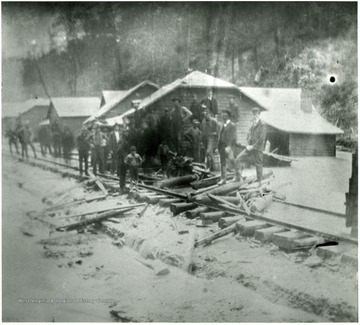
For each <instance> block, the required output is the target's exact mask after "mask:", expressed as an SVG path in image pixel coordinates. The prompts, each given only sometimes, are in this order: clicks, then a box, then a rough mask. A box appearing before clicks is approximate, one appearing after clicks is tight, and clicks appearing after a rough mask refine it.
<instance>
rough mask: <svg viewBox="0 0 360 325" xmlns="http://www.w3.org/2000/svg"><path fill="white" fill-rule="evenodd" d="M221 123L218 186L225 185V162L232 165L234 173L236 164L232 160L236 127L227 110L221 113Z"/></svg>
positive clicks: (233, 159)
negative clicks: (219, 177)
mask: <svg viewBox="0 0 360 325" xmlns="http://www.w3.org/2000/svg"><path fill="white" fill-rule="evenodd" d="M222 116H223V122H224V124H223V125H222V127H221V129H220V132H219V140H218V149H219V153H220V164H221V180H220V182H219V183H218V184H219V185H223V184H226V161H227V160H229V162H230V163H231V164H232V165H233V167H234V168H235V171H236V164H235V158H234V150H233V149H234V146H235V145H236V126H235V124H234V123H233V122H231V114H230V112H229V111H228V110H224V111H223V112H222Z"/></svg>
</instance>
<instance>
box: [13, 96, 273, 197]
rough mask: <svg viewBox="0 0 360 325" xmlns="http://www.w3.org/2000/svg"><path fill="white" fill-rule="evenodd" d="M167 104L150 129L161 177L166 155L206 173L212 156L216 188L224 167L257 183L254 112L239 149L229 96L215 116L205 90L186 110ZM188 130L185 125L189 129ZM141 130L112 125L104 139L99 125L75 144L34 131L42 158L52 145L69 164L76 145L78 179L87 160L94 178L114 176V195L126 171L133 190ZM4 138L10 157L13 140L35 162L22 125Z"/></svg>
mask: <svg viewBox="0 0 360 325" xmlns="http://www.w3.org/2000/svg"><path fill="white" fill-rule="evenodd" d="M172 102H173V104H174V108H173V110H171V111H170V110H169V109H165V111H164V115H163V116H162V117H161V118H160V122H159V123H158V125H157V126H156V127H159V128H160V131H161V132H160V133H161V138H162V142H161V144H160V147H159V150H158V155H159V157H160V160H161V164H162V169H163V172H164V173H165V170H166V164H167V159H166V156H167V154H168V152H169V151H170V150H171V151H173V152H176V153H178V154H180V155H186V156H189V157H192V158H193V159H194V161H195V162H201V163H203V162H206V163H207V166H208V167H210V168H211V167H212V162H213V161H212V158H213V156H214V154H217V153H218V154H219V156H220V165H221V180H220V182H219V184H225V183H226V181H227V168H228V167H230V168H231V169H233V170H235V178H234V180H235V181H240V180H241V176H242V170H243V168H244V166H245V164H246V163H250V164H254V165H255V167H256V174H257V179H258V180H259V181H261V180H262V160H263V149H264V144H265V140H266V127H265V124H264V123H263V122H262V121H261V119H260V109H259V108H254V109H253V110H252V114H253V122H252V125H251V128H250V130H249V133H248V137H247V142H248V144H247V145H246V146H244V145H242V144H239V143H237V135H236V124H235V123H236V122H237V121H238V119H239V108H238V106H237V105H236V104H235V97H234V96H230V97H229V105H228V107H227V108H226V109H223V110H221V111H220V112H219V107H218V102H217V100H216V98H214V96H213V91H212V89H208V91H207V96H206V98H205V99H203V100H202V101H200V102H199V101H198V100H197V96H196V94H194V95H193V100H192V103H191V105H190V108H189V109H187V108H186V107H185V106H182V101H181V99H180V98H179V97H173V98H172ZM135 120H136V119H135ZM135 120H134V121H135ZM138 122H139V121H138ZM144 123H145V122H144ZM138 124H139V123H138ZM145 124H146V123H145ZM189 124H191V125H190V126H189ZM131 125H132V126H131ZM146 130H147V128H145V129H142V128H137V127H136V123H135V122H134V123H132V124H129V125H126V124H125V125H117V124H116V125H115V126H114V128H113V130H112V131H111V132H110V133H109V132H108V130H107V128H103V129H102V128H101V124H100V123H99V122H96V123H95V124H94V125H93V127H92V129H89V130H88V129H87V128H86V127H83V128H82V130H81V132H80V134H79V135H78V136H77V137H76V141H75V139H74V137H73V135H72V133H71V132H70V130H69V129H68V128H64V130H62V129H61V128H60V126H59V125H58V124H57V123H54V124H53V125H52V126H51V128H50V126H48V127H47V128H40V130H39V134H38V136H39V142H40V147H41V152H42V154H43V155H45V154H46V149H48V150H49V152H50V154H51V144H52V145H53V148H54V151H53V153H54V156H60V154H61V151H62V152H63V154H64V158H65V159H66V160H67V162H69V159H70V155H71V151H72V149H73V148H74V146H75V145H76V147H77V149H78V153H79V169H80V174H81V175H82V174H83V173H84V172H85V175H88V161H89V158H91V164H92V166H93V172H94V174H95V175H96V174H97V172H98V171H99V172H100V173H104V172H105V171H106V170H110V172H111V173H112V174H114V173H115V171H116V172H117V174H118V176H119V179H120V189H121V190H122V191H123V190H124V189H125V177H126V172H127V170H130V177H131V180H133V181H134V185H135V186H137V179H138V172H137V168H138V167H139V166H140V165H141V163H142V159H141V157H140V156H139V155H138V154H137V152H136V146H141V145H144V144H142V143H139V141H138V140H139V139H138V137H139V134H140V133H141V131H142V132H143V133H144V132H145V131H146ZM139 132H140V133H139ZM149 135H150V133H149V134H147V135H146V138H151V136H149ZM7 136H8V138H9V146H10V151H11V152H12V145H14V146H15V148H16V151H17V152H18V147H17V141H18V140H19V141H20V143H21V148H22V155H23V157H24V156H25V157H28V149H27V148H28V146H29V145H30V147H31V148H32V150H33V152H34V156H35V157H36V151H35V147H34V145H33V138H34V135H33V133H32V131H31V128H30V125H29V123H28V122H27V123H25V125H23V124H22V123H18V125H17V127H16V130H15V131H8V134H7ZM143 138H144V137H143ZM148 140H149V141H150V140H151V139H148ZM142 141H143V140H142ZM145 145H146V144H145ZM241 150H242V151H241ZM142 151H144V150H142ZM18 153H19V152H18ZM143 153H144V152H143ZM145 156H146V155H145ZM109 157H110V160H111V164H110V167H109V166H108V164H107V162H108V158H109ZM83 167H84V168H83Z"/></svg>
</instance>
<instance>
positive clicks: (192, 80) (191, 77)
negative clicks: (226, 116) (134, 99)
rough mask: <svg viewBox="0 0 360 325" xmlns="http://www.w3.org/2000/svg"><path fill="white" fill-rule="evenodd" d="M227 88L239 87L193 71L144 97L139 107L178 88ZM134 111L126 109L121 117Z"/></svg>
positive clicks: (146, 105)
mask: <svg viewBox="0 0 360 325" xmlns="http://www.w3.org/2000/svg"><path fill="white" fill-rule="evenodd" d="M181 87H182V88H225V89H229V88H230V89H236V90H238V87H237V86H236V85H234V84H232V83H231V82H228V81H225V80H222V79H219V78H216V77H213V76H211V75H208V74H206V73H203V72H200V71H193V72H191V73H189V74H188V75H187V76H185V77H184V78H182V79H176V80H175V81H173V82H172V83H170V84H167V85H165V86H163V87H161V88H160V89H159V90H157V91H155V92H154V93H153V94H151V95H150V96H148V97H146V98H144V99H143V100H142V101H141V103H140V107H139V109H144V108H146V107H148V106H149V105H151V104H153V103H155V102H156V101H157V100H159V99H161V98H162V97H164V96H166V95H167V94H168V93H170V92H172V91H173V90H175V89H176V88H181ZM133 112H134V109H130V110H128V111H126V112H125V113H124V114H122V115H120V116H121V117H124V116H127V115H130V114H132V113H133Z"/></svg>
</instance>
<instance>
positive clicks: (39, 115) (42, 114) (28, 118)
mask: <svg viewBox="0 0 360 325" xmlns="http://www.w3.org/2000/svg"><path fill="white" fill-rule="evenodd" d="M24 105H25V111H24V112H23V113H21V114H20V117H21V119H22V121H23V122H29V124H30V127H31V129H32V130H33V132H34V135H35V139H36V138H37V133H38V130H39V125H40V123H41V122H42V121H43V120H45V119H46V117H47V113H48V111H49V106H50V99H46V98H34V99H29V100H27V101H25V102H24Z"/></svg>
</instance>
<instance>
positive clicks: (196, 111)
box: [190, 93, 203, 122]
mask: <svg viewBox="0 0 360 325" xmlns="http://www.w3.org/2000/svg"><path fill="white" fill-rule="evenodd" d="M190 111H191V113H192V117H193V118H194V119H197V120H198V121H199V122H201V121H202V119H203V113H202V106H201V105H200V103H199V102H198V99H197V95H196V93H193V94H192V102H191V104H190Z"/></svg>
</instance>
